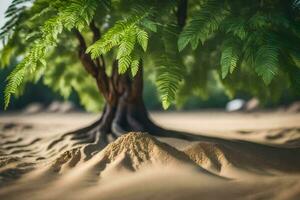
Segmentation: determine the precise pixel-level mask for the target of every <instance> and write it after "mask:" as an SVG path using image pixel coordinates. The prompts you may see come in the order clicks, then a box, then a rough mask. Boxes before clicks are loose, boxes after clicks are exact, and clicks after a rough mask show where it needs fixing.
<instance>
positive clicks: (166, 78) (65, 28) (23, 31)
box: [0, 0, 300, 110]
mask: <svg viewBox="0 0 300 200" xmlns="http://www.w3.org/2000/svg"><path fill="white" fill-rule="evenodd" d="M27 2H32V4H26V3H27ZM179 5H180V3H178V1H175V0H166V1H159V0H153V1H145V0H135V1H133V0H122V1H120V0H114V1H110V0H66V1H61V0H52V1H50V0H34V1H29V0H13V2H12V4H11V6H10V7H9V8H8V10H7V12H6V17H7V23H6V24H5V25H4V27H2V32H1V33H0V37H1V39H2V40H3V41H4V42H5V45H4V47H3V49H2V50H1V65H2V66H5V65H8V64H9V63H10V62H11V61H12V58H22V60H21V62H20V63H19V64H18V65H17V66H16V67H15V69H14V70H13V71H12V73H11V74H10V75H9V76H8V78H7V81H8V83H7V87H6V89H5V95H4V97H5V107H7V106H8V103H9V100H10V98H11V95H13V94H15V93H17V90H18V88H20V87H23V86H24V85H25V83H27V82H30V81H33V82H34V81H37V80H39V79H40V78H42V79H43V81H44V83H45V84H46V85H48V86H49V87H51V88H52V89H53V90H55V91H57V92H59V93H60V94H61V95H62V96H64V97H65V98H68V96H69V95H70V94H71V93H72V91H76V92H77V93H78V94H79V97H80V99H81V102H82V104H84V105H86V107H87V109H89V110H93V109H99V107H100V106H99V104H98V103H95V102H99V101H101V100H100V99H101V98H100V96H99V94H98V93H97V88H96V86H95V83H93V84H92V83H91V82H93V81H92V77H88V76H87V74H86V72H85V71H84V69H83V68H82V63H81V62H80V60H79V59H78V57H77V56H76V55H77V54H78V41H77V40H76V39H75V37H74V32H73V31H74V30H77V31H79V32H80V33H81V34H82V36H83V37H84V39H85V41H86V44H85V45H86V47H87V51H86V54H89V55H90V56H91V58H92V59H94V60H96V59H98V58H99V57H101V59H102V58H103V59H104V60H105V62H106V63H109V64H111V63H113V62H114V60H117V61H118V72H119V73H120V74H122V73H125V72H127V71H130V73H131V74H132V76H135V75H136V74H137V72H138V70H139V68H140V66H141V64H143V66H145V68H153V70H152V71H151V70H147V71H148V72H150V73H153V72H155V80H156V86H157V89H158V92H159V95H160V99H161V101H162V104H163V107H164V108H168V107H169V106H170V105H171V104H172V103H174V102H176V101H177V102H184V98H185V97H186V96H189V95H195V96H201V97H207V96H208V95H209V93H210V91H209V83H213V84H215V85H217V86H218V88H222V87H224V88H225V89H226V91H227V93H228V94H230V95H234V94H235V93H236V92H240V91H242V92H247V93H250V94H251V95H255V96H259V97H261V98H267V97H270V98H274V99H275V98H277V97H278V96H280V94H279V93H280V92H281V91H283V89H286V88H293V89H294V90H295V91H296V92H299V91H300V90H299V87H300V86H299V85H300V84H299V83H300V81H299V80H300V78H299V77H300V72H299V70H300V54H299V52H300V46H299V45H298V44H300V28H299V23H300V22H299V20H300V16H299V12H300V9H299V8H300V6H299V1H298V0H295V1H288V2H287V1H283V0H274V1H271V0H266V1H260V0H253V1H240V0H190V1H188V10H187V16H186V24H185V26H184V27H179V25H178V24H179V23H178V17H179V18H180V17H182V16H178V11H179V10H180V9H181V8H180V7H178V6H179ZM92 21H93V23H95V25H96V26H97V27H99V30H100V33H101V34H100V36H99V38H100V39H97V41H95V38H93V37H92V35H93V33H92V30H91V29H90V24H91V22H92ZM190 47H191V48H190ZM46 65H47V66H46ZM2 66H1V67H2ZM108 68H109V66H108ZM108 71H109V70H107V74H108V75H109V72H108ZM276 88H277V89H276ZM93 102H94V103H93Z"/></svg>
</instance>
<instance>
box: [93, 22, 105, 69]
mask: <svg viewBox="0 0 300 200" xmlns="http://www.w3.org/2000/svg"><path fill="white" fill-rule="evenodd" d="M90 29H91V31H92V33H93V42H96V41H97V40H99V39H100V38H101V32H100V30H99V28H98V27H97V26H96V24H95V21H94V20H92V21H91V23H90ZM97 65H98V67H99V68H100V67H102V68H103V69H105V68H106V65H105V61H104V57H103V55H101V56H100V61H99V60H98V59H97Z"/></svg>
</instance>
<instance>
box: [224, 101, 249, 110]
mask: <svg viewBox="0 0 300 200" xmlns="http://www.w3.org/2000/svg"><path fill="white" fill-rule="evenodd" d="M245 103H246V102H245V100H243V99H234V100H232V101H229V102H228V103H227V105H226V110H227V111H228V112H234V111H239V110H242V109H243V108H244V106H245Z"/></svg>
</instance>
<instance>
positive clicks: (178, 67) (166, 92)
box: [156, 25, 184, 109]
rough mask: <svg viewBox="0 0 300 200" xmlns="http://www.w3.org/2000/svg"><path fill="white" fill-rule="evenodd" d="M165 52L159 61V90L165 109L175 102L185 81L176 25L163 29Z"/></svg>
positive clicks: (157, 63)
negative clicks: (178, 48) (177, 43)
mask: <svg viewBox="0 0 300 200" xmlns="http://www.w3.org/2000/svg"><path fill="white" fill-rule="evenodd" d="M161 35H162V42H163V52H162V55H161V56H160V57H159V59H157V62H156V65H157V67H158V70H157V80H156V83H157V88H158V91H159V93H160V99H161V101H162V105H163V108H164V109H167V108H168V107H169V106H170V105H171V104H172V103H173V102H174V100H175V98H176V94H177V91H178V89H179V85H180V82H181V81H182V79H183V75H184V68H183V64H182V62H181V60H180V55H179V52H178V51H177V46H176V41H177V38H178V37H177V35H178V28H177V27H176V26H175V25H173V26H172V25H169V26H165V27H164V28H163V29H162V34H161Z"/></svg>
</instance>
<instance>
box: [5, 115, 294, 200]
mask: <svg viewBox="0 0 300 200" xmlns="http://www.w3.org/2000/svg"><path fill="white" fill-rule="evenodd" d="M152 116H153V118H154V119H155V120H156V121H157V122H159V123H160V124H162V125H163V126H166V127H170V128H175V129H179V130H181V131H186V132H190V133H193V134H195V135H202V136H203V137H201V139H200V140H198V141H194V142H188V141H185V140H179V139H174V138H158V137H153V136H151V135H149V134H147V133H139V132H132V133H128V134H127V135H124V136H122V137H120V138H118V139H117V140H115V141H113V142H111V143H110V144H109V145H108V146H106V147H105V148H102V147H101V140H99V138H98V139H97V137H92V136H91V135H85V134H82V135H72V134H69V135H64V133H66V132H68V131H71V130H76V129H77V128H79V127H82V126H84V125H87V124H89V123H90V122H92V121H93V120H95V119H96V116H95V115H90V114H82V113H68V114H49V113H38V114H31V115H29V114H11V115H2V116H0V138H1V141H0V199H9V200H10V199H30V200H39V199H53V200H54V199H78V200H82V199H84V200H85V199H92V200H93V199H95V200H96V199H97V200H98V199H107V200H110V199H115V200H121V199H122V200H124V199H130V200H131V199H136V200H138V199H151V200H152V199H157V200H163V199H190V200H193V199H282V200H285V199H300V156H299V155H300V123H299V122H300V114H297V113H284V112H260V113H250V114H249V113H248V114H245V113H233V114H228V113H218V112H206V113H166V114H159V113H154V114H153V115H152Z"/></svg>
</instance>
